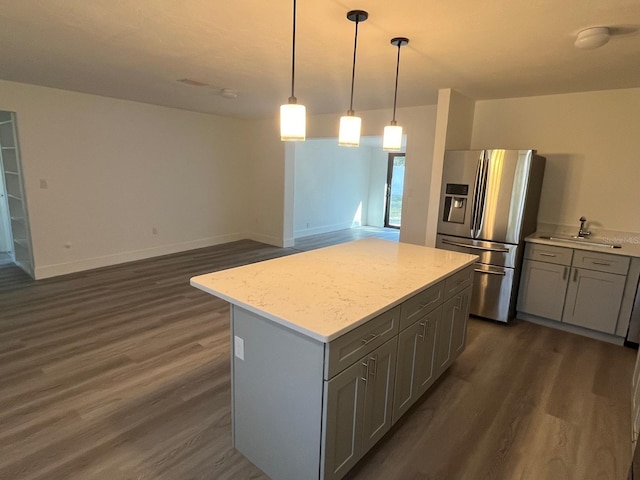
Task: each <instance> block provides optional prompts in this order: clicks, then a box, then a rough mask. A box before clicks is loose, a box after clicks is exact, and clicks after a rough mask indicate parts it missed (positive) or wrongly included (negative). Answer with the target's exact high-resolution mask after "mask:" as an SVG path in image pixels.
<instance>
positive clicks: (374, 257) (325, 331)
mask: <svg viewBox="0 0 640 480" xmlns="http://www.w3.org/2000/svg"><path fill="white" fill-rule="evenodd" d="M476 259H477V257H476V256H475V255H468V254H464V253H458V252H451V251H448V250H440V249H435V248H430V247H422V246H418V245H411V244H407V243H399V242H392V241H388V240H381V239H376V238H368V239H363V240H356V241H354V242H349V243H343V244H340V245H334V246H331V247H326V248H321V249H317V250H312V251H309V252H303V253H298V254H294V255H289V256H286V257H280V258H276V259H273V260H266V261H263V262H258V263H253V264H250V265H245V266H242V267H237V268H231V269H228V270H221V271H218V272H214V273H209V274H206V275H200V276H197V277H193V278H192V279H191V285H193V286H194V287H196V288H199V289H200V290H203V291H205V292H208V293H210V294H212V295H215V296H217V297H220V298H222V299H224V300H227V301H228V302H230V303H232V304H234V305H238V306H240V307H242V308H245V309H247V310H249V311H251V312H253V313H256V314H258V315H261V316H263V317H266V318H268V319H270V320H272V321H274V322H276V323H279V324H281V325H284V326H286V327H288V328H291V329H293V330H295V331H298V332H300V333H302V334H305V335H307V336H309V337H312V338H314V339H316V340H319V341H321V342H329V341H331V340H333V339H335V338H337V337H339V336H340V335H343V334H344V333H347V332H348V331H350V330H353V329H354V328H356V327H357V326H359V325H361V324H363V323H365V322H366V321H368V320H370V319H372V318H373V317H375V316H377V315H378V314H380V313H382V312H384V311H385V310H388V309H389V308H391V307H393V306H395V305H398V304H400V303H401V302H402V301H404V300H406V299H407V298H409V297H411V296H413V295H414V294H416V293H418V292H420V291H422V290H424V289H425V288H427V287H429V286H431V285H433V284H435V283H437V282H438V281H439V280H441V279H442V278H444V277H447V276H449V275H450V274H452V273H454V272H456V271H458V270H462V269H463V268H465V267H466V266H468V265H471V264H473V263H474V262H475V261H476Z"/></svg>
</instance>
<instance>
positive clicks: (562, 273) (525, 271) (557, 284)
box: [518, 260, 570, 320]
mask: <svg viewBox="0 0 640 480" xmlns="http://www.w3.org/2000/svg"><path fill="white" fill-rule="evenodd" d="M569 270H570V267H567V266H565V265H557V264H554V263H546V262H538V261H533V260H525V261H524V263H523V266H522V279H521V281H520V293H519V295H518V311H520V312H523V313H529V314H531V315H537V316H539V317H544V318H549V319H551V320H560V319H562V311H563V308H564V299H565V294H566V291H567V284H568V282H569V278H568V277H569Z"/></svg>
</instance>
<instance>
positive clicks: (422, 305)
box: [418, 302, 433, 309]
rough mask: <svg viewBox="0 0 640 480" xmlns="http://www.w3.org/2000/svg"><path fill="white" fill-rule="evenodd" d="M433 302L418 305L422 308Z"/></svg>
mask: <svg viewBox="0 0 640 480" xmlns="http://www.w3.org/2000/svg"><path fill="white" fill-rule="evenodd" d="M431 303H433V302H422V303H421V304H420V305H418V307H420V308H421V309H422V308H425V307H428V306H429V305H431Z"/></svg>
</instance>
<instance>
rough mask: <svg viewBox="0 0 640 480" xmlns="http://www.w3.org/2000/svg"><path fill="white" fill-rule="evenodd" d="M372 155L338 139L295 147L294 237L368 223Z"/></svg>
mask: <svg viewBox="0 0 640 480" xmlns="http://www.w3.org/2000/svg"><path fill="white" fill-rule="evenodd" d="M372 153H373V148H371V147H366V146H362V145H361V146H360V148H344V147H339V146H338V143H337V141H336V139H335V138H329V139H308V140H307V141H306V142H299V143H296V144H295V187H294V189H295V194H294V237H295V238H298V237H306V236H308V235H316V234H319V233H325V232H332V231H335V230H341V229H345V228H351V227H352V226H361V225H366V224H367V218H368V202H369V182H370V177H371V163H372V160H373V156H372ZM376 183H379V182H376Z"/></svg>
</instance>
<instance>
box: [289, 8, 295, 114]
mask: <svg viewBox="0 0 640 480" xmlns="http://www.w3.org/2000/svg"><path fill="white" fill-rule="evenodd" d="M291 44H292V47H291V96H290V97H289V103H297V100H296V97H295V95H294V93H293V91H294V86H295V79H296V0H293V41H292V42H291Z"/></svg>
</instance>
